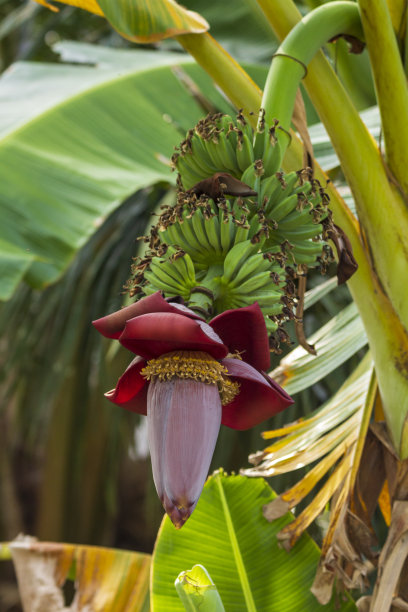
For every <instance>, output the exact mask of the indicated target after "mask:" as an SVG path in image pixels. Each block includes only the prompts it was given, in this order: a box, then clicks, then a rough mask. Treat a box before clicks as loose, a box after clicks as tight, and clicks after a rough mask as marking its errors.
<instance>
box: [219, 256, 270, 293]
mask: <svg viewBox="0 0 408 612" xmlns="http://www.w3.org/2000/svg"><path fill="white" fill-rule="evenodd" d="M270 265H271V264H270V263H269V261H268V260H267V259H265V258H264V257H263V256H262V253H255V254H254V255H251V257H248V259H247V260H246V261H245V262H244V263H243V264H242V266H241V269H240V270H239V271H238V273H237V274H236V276H234V278H233V279H232V280H231V281H230V282H229V283H228V286H229V287H230V288H231V289H233V288H235V287H236V286H237V285H239V284H240V283H241V282H243V281H245V280H246V279H247V278H248V276H251V275H252V274H254V273H255V272H266V271H267V270H269V268H270Z"/></svg>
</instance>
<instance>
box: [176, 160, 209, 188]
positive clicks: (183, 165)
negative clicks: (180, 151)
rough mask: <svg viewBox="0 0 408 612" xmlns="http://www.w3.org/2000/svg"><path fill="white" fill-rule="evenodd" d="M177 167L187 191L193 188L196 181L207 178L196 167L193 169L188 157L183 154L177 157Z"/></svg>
mask: <svg viewBox="0 0 408 612" xmlns="http://www.w3.org/2000/svg"><path fill="white" fill-rule="evenodd" d="M176 168H177V172H178V173H179V174H180V176H181V182H182V183H183V187H184V189H185V191H187V189H191V187H194V185H195V184H196V183H198V182H199V181H201V180H202V179H203V178H205V176H203V174H202V172H197V171H196V170H195V169H192V167H191V165H189V164H188V163H187V161H186V159H185V158H184V157H182V156H181V155H180V156H179V157H178V158H177V161H176Z"/></svg>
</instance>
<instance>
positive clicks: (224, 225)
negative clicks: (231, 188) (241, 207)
mask: <svg viewBox="0 0 408 612" xmlns="http://www.w3.org/2000/svg"><path fill="white" fill-rule="evenodd" d="M218 220H219V225H220V240H221V246H222V252H223V253H224V254H226V253H228V251H229V249H230V246H231V245H232V244H233V242H234V234H235V225H234V223H233V222H232V220H231V219H230V218H229V217H227V219H226V220H225V217H224V213H223V211H222V210H220V211H219V216H218Z"/></svg>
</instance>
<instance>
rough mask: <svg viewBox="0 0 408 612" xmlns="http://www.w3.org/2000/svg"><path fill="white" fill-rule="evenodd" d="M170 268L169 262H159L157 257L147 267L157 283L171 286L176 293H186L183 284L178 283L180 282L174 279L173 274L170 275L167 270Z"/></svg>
mask: <svg viewBox="0 0 408 612" xmlns="http://www.w3.org/2000/svg"><path fill="white" fill-rule="evenodd" d="M171 267H172V264H171V263H170V262H169V261H163V260H160V259H159V258H158V257H155V258H153V259H152V261H151V262H150V266H149V268H150V272H152V274H154V276H155V277H156V279H158V281H160V282H163V283H165V284H167V285H169V286H172V287H173V288H174V289H176V290H177V291H178V292H180V291H183V292H184V291H187V287H186V286H185V285H184V283H183V282H180V280H179V279H178V278H176V276H175V275H174V272H173V274H172V273H171V271H170V270H169V268H171Z"/></svg>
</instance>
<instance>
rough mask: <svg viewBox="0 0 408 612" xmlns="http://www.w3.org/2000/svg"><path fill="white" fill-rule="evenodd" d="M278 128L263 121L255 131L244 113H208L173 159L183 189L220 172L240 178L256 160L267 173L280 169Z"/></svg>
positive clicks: (190, 132)
mask: <svg viewBox="0 0 408 612" xmlns="http://www.w3.org/2000/svg"><path fill="white" fill-rule="evenodd" d="M276 127H277V122H276V123H275V124H274V125H273V126H271V127H270V126H268V125H267V124H265V122H264V121H260V122H259V127H258V128H257V131H256V132H255V134H254V130H253V129H252V127H251V126H250V124H249V123H247V121H246V120H245V118H244V116H243V115H242V114H241V113H240V114H238V116H237V119H236V120H234V119H232V117H230V116H229V115H223V114H222V113H217V114H212V115H207V117H205V119H202V120H200V121H199V122H198V124H197V125H196V127H195V128H194V129H193V130H190V131H189V132H188V133H187V137H186V139H185V140H184V141H183V142H182V143H181V144H180V147H179V150H178V152H177V153H175V155H173V158H172V162H173V166H174V168H175V169H176V170H177V171H178V173H179V174H180V178H181V182H182V185H183V188H184V189H185V190H188V189H191V188H192V187H193V186H194V185H196V184H197V183H198V182H199V181H201V180H203V179H204V178H206V177H210V176H212V175H214V174H215V173H217V172H228V173H229V174H231V175H232V176H234V177H236V178H240V177H241V176H242V174H243V173H244V172H245V170H246V169H247V168H249V167H251V166H253V165H254V163H255V162H256V161H257V160H261V161H262V167H263V172H264V174H265V176H271V175H272V174H273V173H275V172H277V171H278V170H279V163H280V155H281V152H280V146H279V142H278V141H277V139H276V137H275V130H276Z"/></svg>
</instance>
